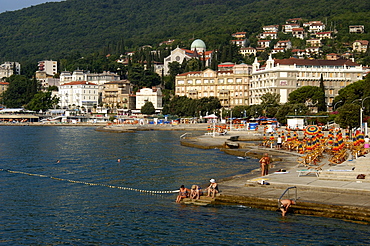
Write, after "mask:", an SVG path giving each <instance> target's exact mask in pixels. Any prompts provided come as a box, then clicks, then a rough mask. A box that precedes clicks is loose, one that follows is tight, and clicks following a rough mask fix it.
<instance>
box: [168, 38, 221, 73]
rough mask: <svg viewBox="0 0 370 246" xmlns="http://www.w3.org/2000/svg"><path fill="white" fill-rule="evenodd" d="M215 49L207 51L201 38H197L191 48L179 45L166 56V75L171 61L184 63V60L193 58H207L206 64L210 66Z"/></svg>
mask: <svg viewBox="0 0 370 246" xmlns="http://www.w3.org/2000/svg"><path fill="white" fill-rule="evenodd" d="M213 54H214V52H213V50H211V51H207V50H206V44H205V43H204V42H203V40H201V39H196V40H194V41H193V43H192V44H191V46H190V50H188V49H182V48H179V47H177V48H176V49H174V50H173V51H171V54H170V55H169V56H167V57H166V58H164V67H163V72H164V74H165V75H168V73H169V68H168V64H169V63H171V62H174V61H176V62H178V63H180V64H182V63H183V62H184V60H190V59H191V58H198V59H200V60H205V62H206V66H207V67H209V66H210V65H211V62H212V56H213Z"/></svg>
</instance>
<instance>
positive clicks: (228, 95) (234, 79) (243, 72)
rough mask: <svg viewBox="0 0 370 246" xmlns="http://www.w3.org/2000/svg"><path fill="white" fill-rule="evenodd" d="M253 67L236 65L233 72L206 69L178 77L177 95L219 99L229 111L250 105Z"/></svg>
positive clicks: (176, 84) (176, 82)
mask: <svg viewBox="0 0 370 246" xmlns="http://www.w3.org/2000/svg"><path fill="white" fill-rule="evenodd" d="M251 72H252V66H251V65H247V64H239V65H234V66H233V67H232V68H231V70H224V71H214V70H212V69H206V70H204V71H199V72H188V73H183V74H179V75H178V76H176V81H175V94H176V95H178V96H187V97H190V98H193V99H199V98H202V97H217V98H219V100H220V102H221V105H222V106H223V107H225V108H227V109H230V108H233V107H235V106H241V105H248V104H249V100H248V94H249V93H248V86H249V82H250V78H251Z"/></svg>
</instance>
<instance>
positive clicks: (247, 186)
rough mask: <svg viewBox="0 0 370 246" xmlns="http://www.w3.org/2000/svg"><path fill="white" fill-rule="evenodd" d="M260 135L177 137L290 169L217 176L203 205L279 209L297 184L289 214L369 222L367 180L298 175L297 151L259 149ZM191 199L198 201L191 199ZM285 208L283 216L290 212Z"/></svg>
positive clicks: (197, 145)
mask: <svg viewBox="0 0 370 246" xmlns="http://www.w3.org/2000/svg"><path fill="white" fill-rule="evenodd" d="M206 128H207V124H204V125H199V124H197V125H187V126H144V127H132V126H131V127H129V126H125V127H120V126H118V127H117V126H114V127H111V126H104V127H99V128H97V129H96V130H97V131H105V132H112V133H114V132H116V133H121V132H136V131H151V130H162V131H166V130H167V131H168V130H185V131H193V130H194V131H204V132H206ZM230 136H238V137H239V139H238V140H239V141H238V142H239V143H240V147H241V148H238V149H230V148H227V146H226V145H225V142H226V141H228V140H229V138H230ZM260 140H262V135H261V134H257V133H256V132H248V133H247V134H246V133H243V132H229V133H228V134H227V135H226V136H216V137H212V136H209V135H208V136H204V135H202V136H197V137H187V138H185V139H182V140H180V144H181V145H183V146H187V147H191V148H200V149H219V150H221V151H223V152H225V153H226V154H229V155H233V156H239V157H244V158H254V159H256V162H257V160H258V159H259V158H260V157H261V156H262V155H263V153H265V152H268V153H269V154H270V156H271V155H273V157H272V158H273V164H274V168H272V169H271V172H274V171H276V170H278V169H286V170H288V171H290V174H289V175H286V176H284V175H276V176H274V175H273V174H270V175H268V176H265V177H264V178H266V180H267V181H268V182H269V183H270V185H259V184H258V183H257V182H255V181H253V180H254V179H261V177H260V175H259V174H260V173H259V172H260V171H259V168H256V169H254V170H252V171H251V172H250V173H247V174H244V175H236V176H234V177H224V178H223V179H220V180H218V183H219V184H220V188H221V191H222V192H221V193H220V194H219V195H218V196H216V198H215V199H213V200H212V201H211V202H209V203H208V204H211V205H212V204H214V205H242V206H246V207H250V208H257V209H264V210H269V211H277V212H279V213H280V211H279V208H278V198H279V197H280V196H281V194H282V193H283V192H284V191H285V189H286V188H288V187H291V186H296V187H297V193H298V200H297V204H296V205H293V206H292V207H291V208H290V210H289V213H294V214H301V215H312V216H319V217H327V218H336V219H341V220H346V221H351V222H356V223H364V224H370V184H369V185H368V186H366V187H365V188H362V187H361V186H360V185H362V184H356V180H353V181H348V180H320V179H319V178H318V177H315V176H314V177H311V176H307V177H297V175H296V173H295V172H296V170H297V158H298V157H299V156H300V155H299V154H297V153H294V152H289V151H279V150H276V149H266V148H259V147H257V146H256V141H260ZM253 141H254V142H253ZM251 142H252V143H251ZM353 183H355V185H353ZM356 185H357V186H356ZM353 186H356V187H353ZM351 187H352V188H351ZM190 204H195V205H197V203H194V202H193V203H190ZM200 204H201V203H200ZM289 213H288V215H287V216H289Z"/></svg>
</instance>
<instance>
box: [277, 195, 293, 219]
mask: <svg viewBox="0 0 370 246" xmlns="http://www.w3.org/2000/svg"><path fill="white" fill-rule="evenodd" d="M292 204H293V205H295V204H296V202H295V201H293V200H290V199H284V200H281V201H280V210H281V215H282V216H283V217H284V216H285V214H286V212H288V208H289V207H290V205H292Z"/></svg>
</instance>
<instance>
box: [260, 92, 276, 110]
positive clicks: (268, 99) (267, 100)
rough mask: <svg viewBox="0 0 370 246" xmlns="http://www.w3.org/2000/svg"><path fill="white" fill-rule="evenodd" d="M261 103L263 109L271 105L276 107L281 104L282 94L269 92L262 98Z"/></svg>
mask: <svg viewBox="0 0 370 246" xmlns="http://www.w3.org/2000/svg"><path fill="white" fill-rule="evenodd" d="M261 101H262V102H261V106H262V107H267V106H269V105H271V106H272V107H276V106H278V105H279V102H280V94H277V93H270V92H268V93H266V94H264V95H262V96H261Z"/></svg>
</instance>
